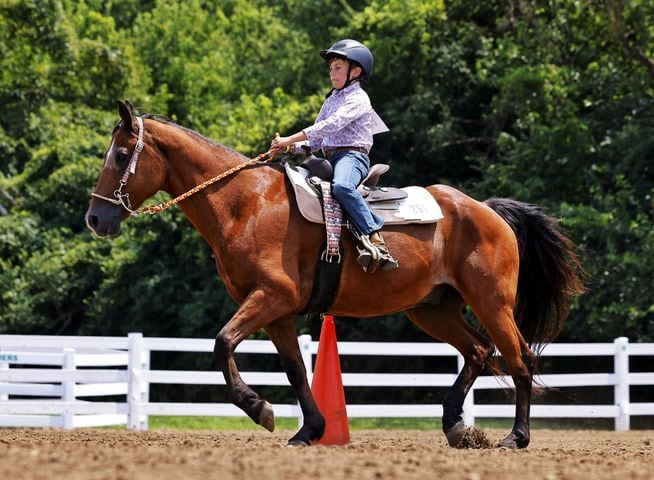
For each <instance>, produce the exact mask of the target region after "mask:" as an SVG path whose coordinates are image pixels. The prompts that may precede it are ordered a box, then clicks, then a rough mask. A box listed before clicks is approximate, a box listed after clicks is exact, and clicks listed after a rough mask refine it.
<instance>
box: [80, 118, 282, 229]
mask: <svg viewBox="0 0 654 480" xmlns="http://www.w3.org/2000/svg"><path fill="white" fill-rule="evenodd" d="M136 120H137V122H138V125H139V133H138V139H137V141H136V146H135V147H134V151H133V152H132V158H131V159H130V162H129V165H128V166H127V168H126V169H125V173H123V176H122V178H121V179H120V182H119V185H118V188H117V189H116V190H114V193H113V195H114V198H110V197H105V196H104V195H100V194H97V193H95V192H94V193H92V194H91V196H92V197H96V198H99V199H100V200H104V201H106V202H109V203H113V204H114V205H122V207H123V208H124V209H125V210H127V211H128V212H129V214H130V215H131V216H134V217H136V216H139V215H154V214H157V213H159V212H163V211H164V210H166V209H167V208H169V207H172V206H173V205H175V204H177V203H179V202H181V201H182V200H185V199H187V198H188V197H190V196H191V195H194V194H196V193H197V192H199V191H200V190H203V189H205V188H207V187H208V186H209V185H212V184H214V183H216V182H217V181H219V180H222V179H223V178H225V177H228V176H230V175H232V174H234V173H236V172H238V171H239V170H243V169H244V168H247V167H249V166H250V165H254V164H256V163H267V162H270V161H271V160H272V159H273V157H272V155H271V154H270V150H268V151H267V152H265V153H261V154H259V155H257V156H256V157H254V158H252V159H250V160H248V161H247V162H243V163H239V164H238V165H236V166H235V167H232V168H230V169H229V170H227V171H225V172H223V173H220V174H218V175H216V176H215V177H212V178H210V179H209V180H206V181H204V182H202V183H201V184H200V185H197V186H195V187H193V188H192V189H190V190H189V191H187V192H185V193H182V194H181V195H178V196H177V197H175V198H173V199H170V200H168V201H167V202H162V203H160V204H158V205H144V206H143V207H141V208H138V209H136V210H134V209H132V204H131V202H130V200H129V193H123V188H124V187H125V185H127V180H128V179H129V176H130V174H134V173H136V163H137V162H138V159H139V155H140V154H141V151H142V150H143V147H144V143H143V132H144V131H145V126H144V125H143V119H142V118H141V117H136Z"/></svg>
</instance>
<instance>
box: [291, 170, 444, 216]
mask: <svg viewBox="0 0 654 480" xmlns="http://www.w3.org/2000/svg"><path fill="white" fill-rule="evenodd" d="M284 169H285V170H286V175H287V176H288V178H289V180H290V181H291V185H293V191H294V192H295V199H296V201H297V204H298V208H299V210H300V213H301V214H302V216H303V217H304V218H305V219H306V220H308V221H310V222H313V223H325V219H324V216H323V212H322V206H321V204H320V197H319V195H318V192H317V191H316V190H315V189H314V188H313V187H312V186H311V185H309V184H308V183H307V178H308V177H309V170H307V169H306V168H303V167H296V166H295V165H292V164H290V163H285V164H284ZM402 190H403V191H405V192H406V193H407V197H406V198H403V199H401V200H393V201H388V202H375V203H372V204H370V203H369V204H368V206H369V207H370V208H371V210H372V211H373V212H375V213H376V214H377V215H379V216H380V217H381V218H382V219H383V220H384V224H385V225H404V224H407V223H435V222H437V221H438V220H440V219H442V218H443V213H442V211H441V208H440V206H439V205H438V203H437V202H436V200H435V199H434V197H433V196H432V195H431V194H430V193H429V192H428V191H427V190H426V189H424V188H422V187H415V186H412V187H404V188H402Z"/></svg>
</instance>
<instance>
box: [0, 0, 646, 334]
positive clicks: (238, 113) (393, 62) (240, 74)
mask: <svg viewBox="0 0 654 480" xmlns="http://www.w3.org/2000/svg"><path fill="white" fill-rule="evenodd" d="M652 18H654V3H652V2H650V1H644V0H643V1H626V0H606V1H581V0H577V1H575V0H549V1H544V0H536V1H529V2H527V1H521V0H511V1H500V0H488V1H485V2H478V1H473V0H452V1H442V0H351V1H346V0H340V1H319V0H268V1H265V0H220V1H219V0H207V1H200V0H190V1H189V0H184V1H177V0H167V1H162V0H149V1H148V0H144V1H138V0H121V1H100V0H87V1H80V0H78V1H73V0H38V1H36V0H24V1H17V0H0V105H1V108H0V252H1V257H0V295H1V297H0V298H1V302H0V333H49V334H93V335H124V334H126V333H127V332H129V331H142V332H144V334H145V335H150V336H153V335H157V336H175V337H178V336H189V337H212V336H214V335H215V334H216V333H217V331H218V329H219V328H220V327H221V326H222V325H223V324H224V323H225V322H226V321H227V320H228V319H229V317H230V315H231V314H232V313H233V312H234V311H235V309H236V305H235V304H234V302H233V301H232V300H231V299H229V298H228V296H227V295H226V293H225V290H224V288H223V285H222V283H221V280H220V279H219V278H218V277H217V276H216V273H215V269H214V262H213V259H212V258H211V252H210V250H209V248H208V247H207V246H206V245H205V244H204V242H203V240H202V239H201V238H200V237H199V235H198V234H197V233H196V232H195V231H194V230H193V229H192V227H191V226H190V224H189V222H188V221H186V219H185V218H184V217H183V216H182V215H181V213H180V212H179V211H178V210H175V209H171V210H170V211H169V212H170V213H166V214H164V215H160V216H157V217H154V218H148V219H133V220H130V221H129V222H128V225H127V228H124V230H123V231H124V233H123V235H122V236H121V237H118V238H116V239H113V240H110V241H99V240H95V239H93V238H92V236H91V234H90V233H89V232H88V231H87V230H86V228H85V226H84V219H83V216H84V213H85V211H86V208H87V206H88V201H89V194H90V192H91V191H92V188H93V186H94V184H95V181H96V178H97V175H98V173H99V171H100V168H101V163H102V160H101V158H102V155H103V152H104V150H105V149H106V148H107V145H108V142H109V138H110V135H111V131H112V128H113V125H114V123H115V121H116V120H117V118H118V117H117V113H116V107H115V101H116V100H117V99H129V100H130V101H131V102H132V103H133V104H135V105H136V106H137V107H138V108H139V110H140V111H141V112H149V113H158V114H164V115H167V116H168V117H170V118H172V119H173V120H175V121H176V122H178V123H180V124H182V125H184V126H187V127H189V128H192V129H194V130H197V131H199V132H201V133H203V134H204V135H207V136H209V137H211V138H213V139H215V140H217V141H219V142H221V143H223V144H226V145H229V146H232V147H234V148H236V149H238V150H240V151H241V152H243V153H244V154H246V155H250V156H253V155H255V154H257V153H259V152H261V151H264V150H266V149H267V146H268V145H269V142H270V139H271V137H272V136H273V134H274V132H275V131H280V132H287V133H291V132H293V131H295V130H296V129H299V128H301V127H303V126H306V125H308V124H310V123H312V121H313V119H314V117H315V115H316V113H317V110H318V108H319V107H320V104H321V102H322V99H323V98H324V95H325V93H327V91H328V89H329V82H328V77H327V71H326V68H325V65H324V63H323V62H322V60H321V59H320V57H319V56H318V51H319V50H320V49H323V48H325V47H327V46H329V45H331V43H333V42H334V41H335V40H337V39H340V38H348V37H351V38H357V39H359V40H361V41H363V42H365V43H366V44H367V45H368V46H369V47H370V48H371V49H372V51H373V52H374V54H375V62H376V63H375V74H374V77H373V79H372V80H371V81H370V82H369V83H367V84H366V85H365V88H366V89H367V91H368V92H369V94H370V96H371V99H372V102H373V104H374V106H375V108H376V109H377V111H378V112H379V113H380V114H381V116H382V117H383V118H384V119H385V121H386V123H387V124H388V125H389V126H390V128H391V132H390V133H389V134H385V135H381V136H379V137H378V138H377V141H376V146H375V149H374V151H373V154H372V159H373V161H377V162H385V163H389V164H391V165H392V169H391V172H390V174H389V176H388V177H387V182H388V183H389V184H393V185H404V184H417V185H429V184H433V183H446V184H449V185H453V186H455V187H457V188H460V189H462V190H464V191H466V192H467V193H469V194H470V195H472V196H473V197H475V198H478V199H484V198H488V197H490V196H508V197H512V198H516V199H518V200H521V201H525V202H530V203H534V204H538V205H540V206H542V207H543V208H544V209H545V210H546V211H547V212H548V213H550V214H551V215H554V216H556V217H558V218H560V219H561V225H562V227H563V228H565V229H566V231H567V232H568V234H569V235H570V237H571V238H572V239H573V240H574V241H575V242H576V243H577V244H578V245H579V246H580V247H581V249H582V252H583V253H582V258H583V264H584V266H585V268H586V269H587V271H588V274H589V275H588V278H587V285H588V288H589V291H588V293H587V294H586V295H584V296H582V297H580V298H578V299H577V300H576V301H575V303H574V305H573V309H572V312H571V316H570V319H569V321H568V322H567V325H566V328H565V330H564V332H563V334H562V335H561V337H560V340H562V341H610V340H612V339H613V338H614V337H617V336H623V335H624V336H628V337H629V338H630V339H631V341H654V294H653V292H652V290H653V289H652V272H653V271H654V229H653V228H652V227H653V222H652V220H653V216H654V200H653V194H654V173H653V171H652V168H653V164H654V162H653V157H654V60H653V59H654V26H653V24H652V23H651V22H649V21H648V20H651V19H652ZM297 324H298V329H299V331H300V333H306V332H308V333H311V334H312V335H313V336H314V338H316V337H317V336H318V332H319V327H320V324H319V319H316V318H309V319H298V322H297ZM338 329H339V339H349V340H417V341H427V340H428V339H427V338H426V337H425V336H424V334H422V333H421V332H419V331H418V330H417V329H416V328H415V327H413V326H412V325H411V324H410V323H409V322H408V321H406V320H404V319H402V318H401V317H400V316H398V315H390V316H387V317H382V318H375V319H367V320H357V319H339V320H338Z"/></svg>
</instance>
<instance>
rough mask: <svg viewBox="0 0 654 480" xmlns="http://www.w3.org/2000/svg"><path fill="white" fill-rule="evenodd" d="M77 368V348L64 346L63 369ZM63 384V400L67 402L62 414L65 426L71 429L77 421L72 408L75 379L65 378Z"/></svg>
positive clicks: (71, 369) (68, 370) (71, 370)
mask: <svg viewBox="0 0 654 480" xmlns="http://www.w3.org/2000/svg"><path fill="white" fill-rule="evenodd" d="M75 368H76V365H75V350H74V349H72V348H64V364H63V370H64V371H66V372H74V371H75ZM62 386H63V390H64V392H63V398H62V400H63V401H64V403H65V404H66V406H64V413H63V415H62V420H63V427H64V428H65V429H67V430H70V429H72V428H73V427H74V421H75V414H74V413H73V412H72V411H71V409H70V404H72V403H74V402H75V380H65V381H64V382H63V385H62Z"/></svg>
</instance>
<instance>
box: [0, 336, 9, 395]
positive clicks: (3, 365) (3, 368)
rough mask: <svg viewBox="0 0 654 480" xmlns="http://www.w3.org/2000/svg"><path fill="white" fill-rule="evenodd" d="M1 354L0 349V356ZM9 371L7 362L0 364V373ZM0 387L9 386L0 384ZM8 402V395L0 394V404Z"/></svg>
mask: <svg viewBox="0 0 654 480" xmlns="http://www.w3.org/2000/svg"><path fill="white" fill-rule="evenodd" d="M1 353H2V347H0V354H1ZM1 370H9V362H0V371H1ZM0 385H9V384H8V383H0ZM8 400H9V394H8V393H0V402H6V401H8Z"/></svg>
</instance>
